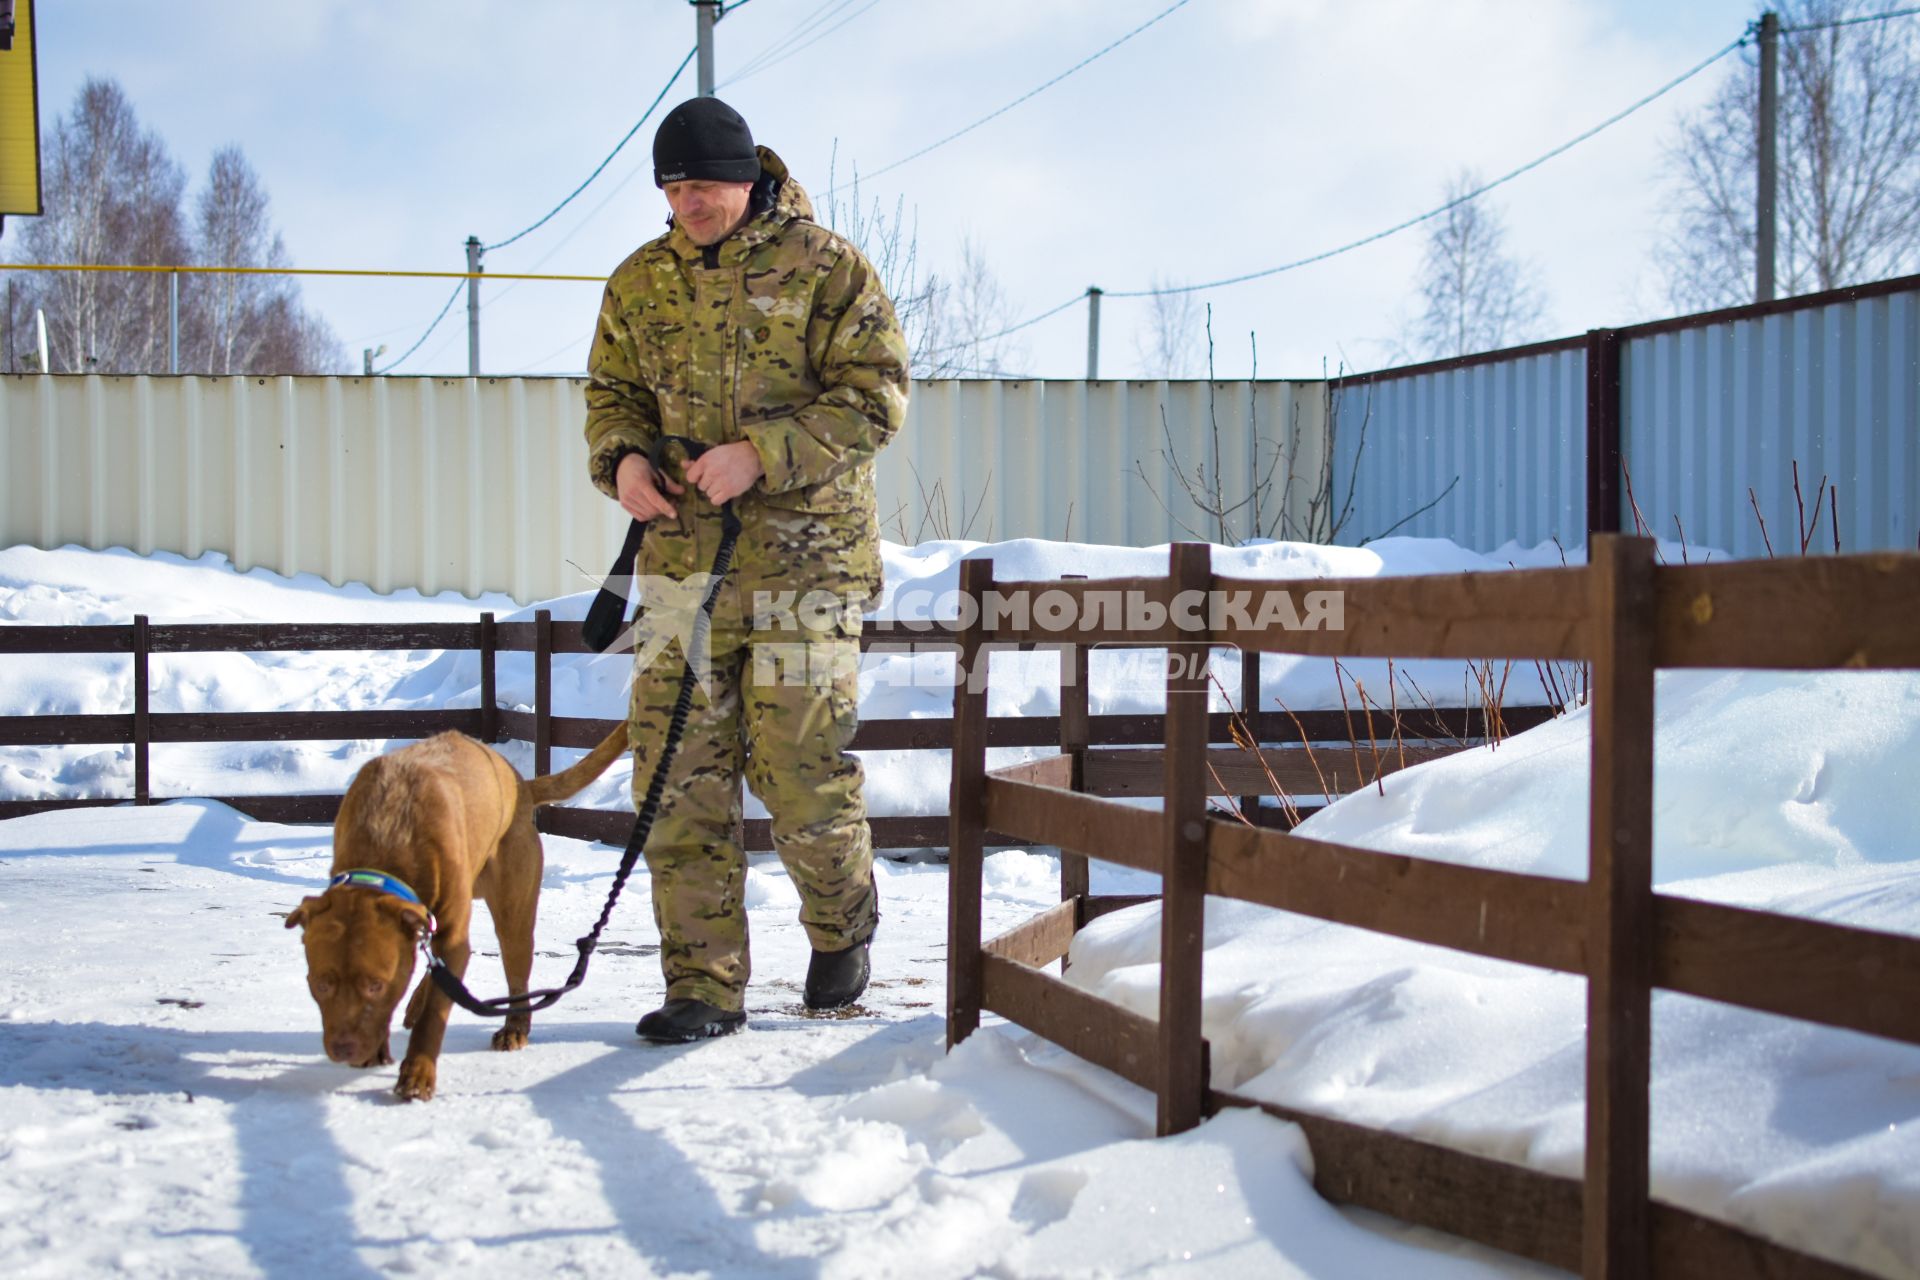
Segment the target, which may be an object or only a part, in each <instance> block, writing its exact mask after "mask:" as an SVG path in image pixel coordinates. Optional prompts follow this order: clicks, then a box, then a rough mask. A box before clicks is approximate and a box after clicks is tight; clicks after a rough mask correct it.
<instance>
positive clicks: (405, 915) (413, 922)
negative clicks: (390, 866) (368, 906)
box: [376, 895, 433, 938]
mask: <svg viewBox="0 0 1920 1280" xmlns="http://www.w3.org/2000/svg"><path fill="white" fill-rule="evenodd" d="M376 906H377V908H378V909H379V910H381V911H384V912H386V913H387V914H388V915H390V916H392V917H394V918H395V919H396V920H398V921H399V922H400V923H401V924H403V925H405V926H406V928H407V932H408V933H410V934H412V935H413V936H414V937H415V938H418V937H419V936H420V935H421V934H423V933H425V932H426V931H427V922H428V921H429V920H431V919H433V917H432V916H430V915H428V914H427V909H426V908H425V907H423V906H421V905H420V904H419V903H417V902H408V901H407V900H406V899H404V898H392V897H387V896H384V895H383V896H381V898H380V899H379V900H378V902H377V903H376Z"/></svg>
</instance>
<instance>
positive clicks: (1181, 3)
mask: <svg viewBox="0 0 1920 1280" xmlns="http://www.w3.org/2000/svg"><path fill="white" fill-rule="evenodd" d="M1189 3H1191V0H1177V2H1176V3H1174V4H1171V5H1169V6H1167V7H1166V8H1165V9H1162V10H1161V11H1160V12H1159V13H1156V14H1155V15H1154V16H1153V17H1151V18H1148V19H1147V20H1146V21H1145V22H1143V23H1141V24H1140V25H1139V26H1137V27H1135V28H1134V29H1133V30H1131V31H1129V32H1127V34H1125V35H1123V36H1121V37H1120V38H1119V39H1118V40H1115V41H1114V42H1113V43H1112V44H1110V45H1108V46H1107V47H1106V48H1104V49H1102V50H1100V51H1099V52H1098V53H1094V54H1090V55H1088V56H1087V57H1085V58H1082V59H1081V60H1080V61H1078V62H1076V63H1074V64H1073V65H1072V66H1070V67H1068V68H1067V69H1066V70H1065V71H1062V72H1061V73H1060V74H1059V75H1057V76H1055V77H1054V78H1053V79H1051V80H1049V81H1047V82H1046V83H1045V84H1043V85H1041V86H1040V87H1039V88H1037V89H1029V90H1028V91H1027V92H1025V93H1023V94H1021V95H1020V96H1019V97H1017V98H1015V99H1014V100H1013V101H1012V102H1009V103H1008V104H1007V105H1006V106H1004V107H1001V108H1000V109H999V110H998V111H994V112H991V113H989V114H987V115H984V116H981V117H980V118H979V119H978V120H975V121H974V122H973V123H972V124H970V125H968V126H967V127H966V128H964V129H961V130H959V131H958V132H956V133H950V134H948V135H947V136H946V137H944V138H942V139H940V141H938V142H935V143H930V144H928V145H927V146H924V147H922V148H920V149H919V150H918V151H916V152H914V153H913V154H912V155H910V156H902V157H901V158H900V159H898V160H895V161H894V162H893V163H892V164H889V165H884V166H882V167H881V168H878V169H875V170H874V171H873V172H872V173H869V174H867V175H866V177H867V178H869V179H872V178H877V177H879V176H880V175H881V174H883V173H890V172H892V171H893V170H895V169H898V168H899V167H900V166H901V165H903V164H906V163H907V162H909V161H912V160H918V159H919V158H920V157H921V156H924V155H926V154H927V153H928V152H929V151H935V150H938V149H939V148H941V147H944V146H946V145H947V144H948V143H949V142H952V141H953V140H954V139H956V138H961V137H965V136H966V135H967V134H969V133H972V132H973V131H974V130H975V129H978V128H979V127H980V126H981V125H983V124H986V123H987V122H988V121H989V120H994V119H997V118H998V117H1000V116H1003V115H1005V114H1006V113H1007V112H1009V111H1011V110H1013V109H1014V108H1015V107H1017V106H1019V105H1020V104H1021V103H1023V102H1025V101H1027V100H1028V99H1029V98H1032V97H1035V96H1037V95H1038V94H1041V93H1044V92H1046V91H1047V90H1048V89H1051V88H1053V86H1054V85H1056V84H1059V83H1060V82H1061V81H1062V80H1065V79H1066V78H1067V77H1068V76H1070V75H1072V74H1073V73H1074V72H1076V71H1079V70H1080V69H1082V68H1083V67H1086V66H1087V65H1089V64H1090V63H1093V62H1097V61H1099V60H1100V59H1101V58H1104V57H1106V56H1107V55H1108V54H1109V53H1112V52H1113V51H1114V50H1115V49H1118V48H1119V47H1120V46H1121V45H1123V44H1125V43H1126V42H1127V41H1129V40H1131V39H1133V38H1134V37H1135V36H1137V35H1139V34H1140V33H1141V32H1142V31H1145V30H1146V29H1147V28H1148V27H1151V26H1153V25H1154V24H1155V23H1156V22H1159V21H1160V20H1161V19H1162V18H1165V17H1166V16H1167V15H1168V14H1171V13H1172V12H1174V10H1176V9H1184V8H1185V7H1186V6H1187V5H1188V4H1189ZM837 189H838V188H836V190H837ZM827 194H829V195H832V194H833V192H831V191H829V192H828V193H827Z"/></svg>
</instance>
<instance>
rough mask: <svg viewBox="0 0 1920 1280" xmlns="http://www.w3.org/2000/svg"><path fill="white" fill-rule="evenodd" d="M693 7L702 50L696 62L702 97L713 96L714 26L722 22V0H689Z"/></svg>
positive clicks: (697, 35)
mask: <svg viewBox="0 0 1920 1280" xmlns="http://www.w3.org/2000/svg"><path fill="white" fill-rule="evenodd" d="M687 3H688V4H691V5H692V6H693V15H694V35H695V41H696V44H697V46H698V48H699V50H700V53H699V56H698V57H696V58H695V60H694V62H695V65H696V67H697V68H698V71H699V77H700V96H701V97H703V98H711V97H712V96H713V24H714V23H716V22H718V21H720V0H687Z"/></svg>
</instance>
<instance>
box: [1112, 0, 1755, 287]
mask: <svg viewBox="0 0 1920 1280" xmlns="http://www.w3.org/2000/svg"><path fill="white" fill-rule="evenodd" d="M1752 39H1753V37H1752V35H1751V34H1744V35H1742V36H1741V37H1740V38H1739V39H1738V40H1735V41H1734V42H1733V43H1732V44H1729V45H1728V46H1726V47H1725V48H1724V49H1721V50H1720V51H1719V52H1718V53H1716V54H1714V55H1713V56H1712V57H1710V58H1708V59H1706V60H1705V61H1703V62H1701V63H1699V64H1698V65H1696V66H1695V67H1693V68H1692V69H1691V70H1689V71H1686V72H1684V73H1682V74H1681V75H1679V76H1677V77H1675V78H1674V79H1672V80H1669V81H1668V82H1667V83H1666V84H1664V85H1662V86H1661V87H1660V88H1658V89H1655V90H1654V91H1653V92H1652V93H1650V94H1648V95H1647V96H1646V97H1644V98H1642V99H1640V100H1639V101H1638V102H1636V103H1634V104H1633V105H1632V106H1630V107H1628V108H1626V110H1624V111H1620V112H1617V113H1615V114H1614V115H1611V116H1609V117H1607V119H1605V120H1602V121H1601V122H1600V123H1599V124H1597V125H1595V126H1594V127H1593V128H1591V129H1589V130H1587V131H1586V132H1585V133H1583V134H1581V135H1580V136H1579V137H1577V138H1573V139H1571V140H1569V141H1567V142H1563V143H1561V144H1560V145H1559V146H1557V147H1555V148H1554V149H1553V150H1551V151H1549V152H1547V153H1546V154H1545V155H1542V156H1538V157H1536V158H1535V159H1532V160H1529V161H1528V162H1527V163H1525V164H1523V165H1521V166H1520V167H1519V168H1518V169H1515V170H1514V171H1513V172H1511V173H1508V174H1505V175H1503V176H1501V177H1498V178H1495V179H1494V180H1493V181H1492V182H1489V183H1486V184H1485V185H1483V186H1479V187H1476V188H1474V189H1473V190H1472V191H1469V192H1467V193H1466V194H1464V195H1460V196H1456V197H1455V198H1454V199H1452V200H1449V201H1447V202H1446V203H1445V204H1443V205H1441V206H1440V207H1439V208H1437V209H1429V210H1427V211H1426V212H1425V213H1423V214H1420V215H1419V216H1417V217H1413V218H1408V219H1407V220H1406V221H1405V222H1400V223H1396V224H1394V225H1393V226H1391V227H1388V228H1387V229H1386V230H1384V231H1376V232H1374V233H1373V234H1372V235H1370V236H1365V237H1362V238H1361V239H1359V240H1355V241H1353V242H1351V243H1349V244H1343V245H1341V246H1340V247H1339V248H1337V249H1328V250H1326V251H1325V252H1323V253H1316V254H1313V255H1311V256H1310V257H1305V258H1298V259H1295V260H1294V261H1292V262H1286V263H1282V264H1281V265H1279V266H1277V267H1268V268H1267V269H1265V270H1264V271H1249V272H1247V273H1246V274H1245V275H1238V276H1228V277H1227V278H1225V279H1223V280H1209V281H1207V282H1205V283H1204V284H1183V285H1171V286H1168V287H1166V288H1161V289H1129V290H1117V289H1109V290H1106V296H1107V297H1109V298H1151V297H1159V296H1164V295H1167V294H1175V293H1197V292H1199V291H1201V290H1203V289H1219V288H1222V287H1224V286H1226V285H1230V284H1244V283H1246V282H1247V281H1249V280H1260V279H1264V278H1265V277H1267V276H1275V275H1279V274H1280V273H1281V272H1283V271H1292V270H1294V269H1295V268H1298V267H1304V266H1307V265H1309V264H1311V263H1315V262H1325V261H1326V260H1327V259H1328V258H1333V257H1337V256H1339V255H1340V254H1343V253H1350V252H1352V251H1353V250H1355V249H1358V248H1361V247H1362V246H1364V245H1370V244H1372V243H1374V242H1375V241H1377V240H1384V239H1386V238H1387V237H1388V236H1391V235H1396V234H1398V233H1399V232H1402V231H1405V230H1407V229H1408V228H1409V227H1416V226H1419V225H1420V224H1421V223H1423V222H1425V221H1427V220H1428V219H1430V218H1437V217H1439V216H1440V215H1441V214H1443V213H1445V212H1447V211H1448V210H1449V209H1453V208H1457V207H1458V206H1460V205H1463V204H1466V203H1467V202H1468V201H1470V200H1477V199H1479V198H1480V197H1481V196H1483V195H1485V194H1487V192H1489V191H1492V190H1493V189H1494V188H1495V187H1499V186H1503V185H1505V184H1506V183H1509V182H1512V181H1513V180H1514V179H1515V178H1518V177H1519V176H1520V175H1521V174H1524V173H1528V172H1531V171H1532V170H1534V169H1537V168H1539V167H1540V166H1541V165H1543V164H1545V163H1546V162H1547V161H1549V160H1552V159H1553V158H1554V157H1556V156H1559V155H1563V154H1565V153H1566V152H1568V151H1571V150H1572V149H1573V148H1574V147H1577V146H1579V145H1580V144H1581V143H1583V142H1585V141H1586V140H1587V139H1589V138H1591V137H1593V136H1594V135H1595V134H1598V133H1600V132H1601V131H1602V130H1605V129H1609V128H1612V127H1613V126H1614V125H1616V124H1619V123H1620V122H1621V121H1622V120H1625V119H1626V118H1627V117H1628V116H1630V115H1632V114H1633V113H1634V112H1636V111H1638V110H1640V109H1641V108H1642V107H1645V106H1647V105H1648V104H1649V103H1651V102H1653V101H1655V100H1656V99H1658V98H1661V97H1663V96H1665V95H1666V94H1668V93H1670V92H1672V91H1673V90H1675V89H1677V88H1679V87H1680V86H1681V85H1683V84H1685V83H1686V82H1687V81H1689V80H1691V79H1693V78H1694V77H1695V76H1697V75H1699V74H1700V73H1701V72H1702V71H1705V70H1706V69H1707V68H1708V67H1710V66H1712V65H1713V64H1714V63H1716V62H1718V61H1720V59H1722V58H1724V57H1726V56H1727V55H1728V54H1730V53H1732V52H1733V51H1734V50H1735V49H1738V48H1740V47H1741V46H1742V45H1745V44H1748V43H1750V42H1751V41H1752Z"/></svg>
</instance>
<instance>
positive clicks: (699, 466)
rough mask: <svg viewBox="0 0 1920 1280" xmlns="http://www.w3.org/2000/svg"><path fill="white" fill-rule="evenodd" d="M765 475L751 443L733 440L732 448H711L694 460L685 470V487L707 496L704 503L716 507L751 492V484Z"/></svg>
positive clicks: (722, 445)
mask: <svg viewBox="0 0 1920 1280" xmlns="http://www.w3.org/2000/svg"><path fill="white" fill-rule="evenodd" d="M766 473H767V472H766V468H765V467H762V466H761V465H760V451H759V450H757V449H755V448H754V447H753V442H752V441H750V440H736V441H734V442H733V443H732V444H719V445H715V446H713V447H712V448H711V449H708V450H707V451H706V452H705V453H703V454H701V455H700V456H699V457H698V458H695V459H694V460H693V462H692V463H691V464H690V465H689V466H688V467H687V483H688V484H691V485H693V486H695V487H696V488H698V489H699V490H700V492H701V493H703V494H705V495H706V496H707V501H708V502H711V503H712V504H713V505H714V506H716V507H717V506H719V505H720V504H721V503H723V502H731V501H733V500H734V499H735V498H737V497H739V496H740V495H741V494H743V493H745V492H746V491H747V490H749V489H751V488H753V482H754V481H756V480H758V479H759V478H760V477H761V476H763V475H765V474H766Z"/></svg>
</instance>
